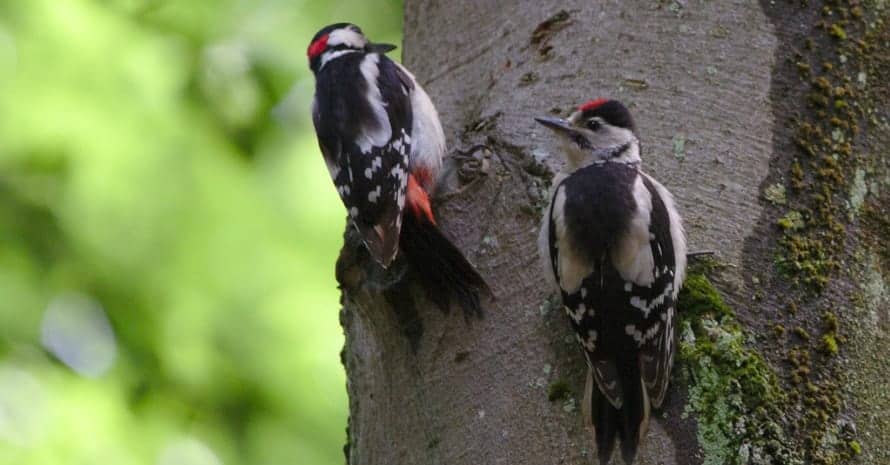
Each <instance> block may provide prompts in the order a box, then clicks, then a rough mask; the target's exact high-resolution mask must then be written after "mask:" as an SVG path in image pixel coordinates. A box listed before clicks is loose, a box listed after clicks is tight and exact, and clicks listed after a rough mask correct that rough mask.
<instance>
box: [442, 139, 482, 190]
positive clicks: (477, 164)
mask: <svg viewBox="0 0 890 465" xmlns="http://www.w3.org/2000/svg"><path fill="white" fill-rule="evenodd" d="M490 153H491V150H490V149H489V148H488V146H487V145H485V144H475V145H471V146H470V147H466V148H457V149H454V150H453V152H452V154H451V156H449V157H448V158H446V160H448V159H449V158H450V159H451V160H452V161H453V162H452V164H451V166H450V167H446V169H445V171H446V172H447V173H448V175H446V176H443V177H442V178H443V179H444V178H445V177H449V178H451V182H448V183H447V184H448V187H449V189H447V192H444V193H442V194H439V195H437V196H436V197H437V198H438V199H440V200H442V199H447V198H450V197H453V196H456V195H460V194H463V193H464V192H465V191H466V190H467V189H469V188H471V187H472V186H474V185H475V184H476V183H477V182H478V181H479V180H480V179H481V178H482V177H483V176H484V175H488V172H489V171H490V170H491V163H490V162H489V157H488V155H489V154H490ZM451 174H455V175H456V180H455V179H454V177H452V176H451ZM441 190H444V189H440V191H441Z"/></svg>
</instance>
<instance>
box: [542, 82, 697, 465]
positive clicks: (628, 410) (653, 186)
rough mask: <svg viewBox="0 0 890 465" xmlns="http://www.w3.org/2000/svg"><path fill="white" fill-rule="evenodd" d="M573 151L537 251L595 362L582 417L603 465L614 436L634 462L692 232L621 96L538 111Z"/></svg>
mask: <svg viewBox="0 0 890 465" xmlns="http://www.w3.org/2000/svg"><path fill="white" fill-rule="evenodd" d="M536 120H537V122H538V123H540V124H542V125H543V126H545V127H547V128H549V129H551V130H552V131H553V132H554V133H555V134H556V137H557V139H558V140H559V150H558V151H559V152H560V153H561V154H562V155H563V156H564V157H565V162H566V163H565V167H564V169H563V170H562V171H561V172H560V173H559V174H558V175H557V176H556V177H555V178H554V182H553V187H552V190H551V197H550V205H549V207H548V209H547V211H546V214H545V215H544V218H543V222H542V226H541V231H540V236H539V241H538V246H539V251H540V255H541V258H542V262H543V265H544V267H545V274H546V275H547V276H548V277H549V278H550V280H551V281H552V283H553V284H555V285H556V286H557V287H558V288H559V291H560V293H561V295H562V302H563V305H564V307H565V311H566V313H567V314H568V316H569V320H570V322H571V325H572V327H573V329H574V330H575V336H576V338H577V340H578V342H579V343H580V344H581V347H582V349H583V352H584V355H585V358H586V360H587V366H588V370H587V384H586V386H585V395H584V405H583V408H582V411H583V412H584V416H585V422H586V423H587V425H588V426H592V427H593V431H594V434H593V435H594V438H595V442H596V444H597V451H598V455H599V460H600V463H601V464H608V463H609V460H610V458H611V456H612V450H613V448H614V445H615V442H616V440H620V443H621V455H622V458H623V459H624V462H625V463H627V464H631V463H633V461H634V458H635V457H636V454H637V449H638V446H639V443H640V441H641V440H642V438H643V436H644V434H645V432H646V428H647V426H648V422H649V412H650V407H652V408H658V407H660V406H661V403H662V401H663V400H664V397H665V392H666V391H667V385H668V381H669V380H670V374H671V367H672V365H673V359H674V352H675V347H676V344H675V342H676V340H675V324H676V318H675V317H676V309H675V302H676V300H677V294H678V292H679V291H680V287H681V286H682V284H683V279H684V275H685V271H686V239H685V235H684V231H683V225H682V222H681V218H680V214H679V213H678V212H677V209H676V207H675V206H674V201H673V197H672V196H671V194H670V192H668V190H667V189H666V188H665V187H664V186H662V185H661V184H660V183H659V182H658V181H656V180H655V179H653V178H652V177H651V176H649V175H647V174H646V173H644V172H643V171H642V170H641V168H640V164H641V160H640V142H639V140H638V139H637V135H636V134H637V133H636V128H635V126H634V122H633V119H632V118H631V115H630V112H629V111H628V110H627V108H626V107H625V106H624V105H622V104H621V103H620V102H618V101H615V100H608V99H597V100H592V101H589V102H587V103H585V104H583V105H581V106H580V107H578V109H577V111H575V112H574V113H572V114H571V116H570V117H569V118H568V119H567V120H565V119H560V118H553V117H541V118H536Z"/></svg>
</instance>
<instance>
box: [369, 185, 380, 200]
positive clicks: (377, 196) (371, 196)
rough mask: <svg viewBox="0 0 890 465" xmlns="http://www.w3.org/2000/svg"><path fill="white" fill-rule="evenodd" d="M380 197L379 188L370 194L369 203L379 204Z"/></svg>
mask: <svg viewBox="0 0 890 465" xmlns="http://www.w3.org/2000/svg"><path fill="white" fill-rule="evenodd" d="M379 197H380V186H377V189H374V190H372V191H371V192H368V202H371V203H377V199H378V198H379Z"/></svg>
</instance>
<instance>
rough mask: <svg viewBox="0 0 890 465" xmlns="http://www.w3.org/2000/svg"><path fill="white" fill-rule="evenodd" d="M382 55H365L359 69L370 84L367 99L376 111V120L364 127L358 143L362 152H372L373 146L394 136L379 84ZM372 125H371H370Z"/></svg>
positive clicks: (380, 145) (381, 143)
mask: <svg viewBox="0 0 890 465" xmlns="http://www.w3.org/2000/svg"><path fill="white" fill-rule="evenodd" d="M379 60H380V57H379V56H378V55H377V54H375V53H369V54H368V55H365V58H364V60H362V64H361V65H359V69H360V70H361V72H362V76H364V78H365V81H367V85H368V93H367V100H368V103H369V104H370V105H371V110H372V111H373V112H374V121H373V123H371V124H368V125H365V126H364V127H362V130H361V131H360V133H359V135H358V140H356V143H357V144H358V146H359V149H360V150H361V151H362V153H370V152H371V148H372V147H383V146H384V145H386V144H387V143H388V142H389V139H390V138H391V137H392V126H391V125H390V124H389V114H387V113H386V104H385V103H384V102H383V95H381V93H380V88H379V87H378V86H377V78H378V77H379V76H380V68H378V67H377V63H378V62H379ZM369 126H371V127H369Z"/></svg>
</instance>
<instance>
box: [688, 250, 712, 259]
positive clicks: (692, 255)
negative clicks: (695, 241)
mask: <svg viewBox="0 0 890 465" xmlns="http://www.w3.org/2000/svg"><path fill="white" fill-rule="evenodd" d="M715 255H717V252H715V251H713V250H699V251H697V252H689V253H687V254H686V258H687V259H692V260H701V259H703V258H705V257H713V256H715Z"/></svg>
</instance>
